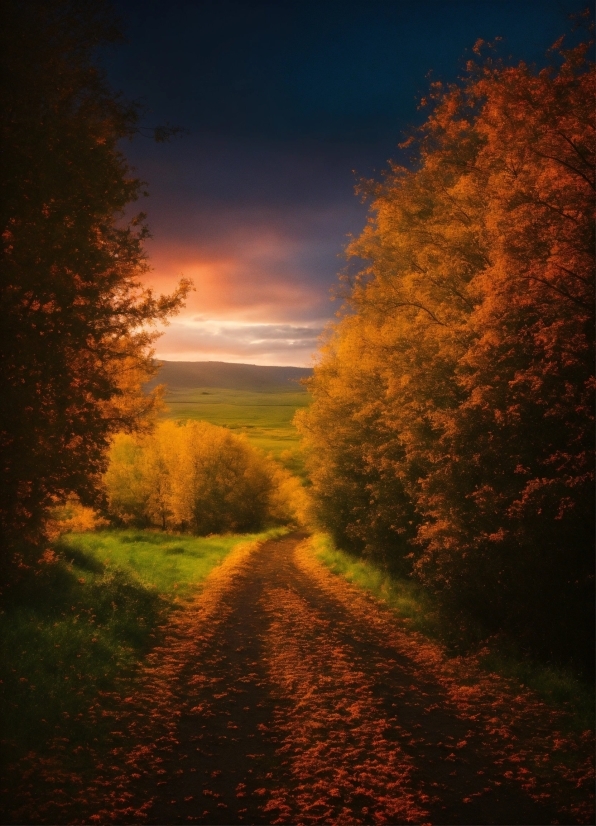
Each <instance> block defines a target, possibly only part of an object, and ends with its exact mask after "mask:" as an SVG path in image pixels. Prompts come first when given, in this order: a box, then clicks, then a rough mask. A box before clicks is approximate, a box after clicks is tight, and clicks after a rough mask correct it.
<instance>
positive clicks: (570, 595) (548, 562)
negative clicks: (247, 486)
mask: <svg viewBox="0 0 596 826" xmlns="http://www.w3.org/2000/svg"><path fill="white" fill-rule="evenodd" d="M559 46H560V44H559ZM480 47H481V44H479V45H478V49H477V51H479V50H480ZM590 48H591V46H590V45H589V44H588V43H587V42H584V43H582V44H581V45H579V46H577V47H575V48H572V49H569V50H567V51H566V50H561V49H560V48H558V49H557V50H555V51H553V53H552V55H551V57H552V61H553V65H552V66H551V68H547V69H544V70H542V71H540V72H536V71H534V70H532V69H531V68H529V67H528V66H526V65H524V64H520V65H519V66H515V67H507V66H504V65H501V64H500V63H497V62H496V61H492V60H490V59H488V60H486V61H485V62H483V63H482V64H480V63H476V62H474V63H473V64H469V65H468V74H467V77H466V79H465V80H463V81H462V82H461V83H459V84H458V85H457V86H452V87H448V88H444V87H442V86H441V85H440V84H434V86H433V87H432V96H431V97H432V101H431V102H432V113H431V114H430V116H429V118H428V120H427V121H426V123H425V125H424V127H423V128H422V130H421V133H420V134H419V135H418V136H417V137H416V138H415V139H413V140H410V141H409V142H408V143H407V144H405V145H403V148H404V149H405V150H406V151H407V152H408V153H409V157H410V160H412V159H413V160H414V162H413V163H410V165H409V168H404V167H401V166H399V165H397V164H392V165H391V167H390V169H389V171H388V172H387V174H386V176H385V178H384V180H383V181H382V182H380V183H374V182H372V183H367V184H365V185H364V187H363V190H364V192H365V193H366V194H367V195H368V196H369V197H370V198H371V200H372V208H371V217H370V219H369V222H368V225H367V227H366V228H365V230H364V232H363V233H362V235H361V236H360V237H359V238H358V239H356V240H354V241H353V242H352V244H351V245H350V247H349V255H350V256H352V257H354V258H357V259H364V260H365V261H367V262H368V265H367V266H366V267H365V268H364V269H362V271H361V272H360V273H359V275H358V276H357V277H355V278H354V279H353V280H352V282H351V283H350V289H349V295H348V297H347V310H346V313H345V314H344V316H343V317H342V318H341V319H340V320H339V321H338V322H337V323H336V324H334V325H333V326H332V327H331V328H330V329H329V330H328V333H327V339H326V342H325V343H324V345H323V348H322V353H321V356H320V361H319V363H318V365H317V367H316V369H315V372H314V376H313V378H312V380H311V381H310V383H309V390H310V392H311V393H312V395H313V398H314V401H313V404H312V407H311V408H310V409H309V410H307V411H303V412H301V413H300V414H299V416H298V423H299V427H300V429H301V431H302V434H303V436H304V440H305V444H306V447H307V450H308V453H309V464H310V471H311V475H312V481H313V492H314V501H315V503H316V507H317V518H318V520H319V522H320V523H321V524H322V525H323V526H324V527H325V528H327V529H328V530H329V531H330V532H331V533H332V535H333V536H334V538H335V540H336V542H338V543H339V545H340V546H342V547H344V548H346V549H349V550H351V551H353V552H355V553H357V554H362V555H368V556H371V557H373V558H375V559H377V560H381V561H383V562H384V563H385V564H386V565H388V566H389V567H391V568H392V569H393V570H395V571H398V572H400V573H402V574H409V575H413V576H414V577H416V578H417V579H418V580H419V581H420V582H422V583H423V584H424V585H425V586H426V587H427V588H428V589H430V591H432V592H433V593H434V595H435V597H436V600H437V603H438V604H439V605H440V606H441V608H442V611H443V614H444V617H445V618H446V621H448V622H449V623H450V625H451V627H452V628H455V629H457V633H461V634H462V635H463V636H464V637H467V638H468V639H486V638H487V637H489V636H492V635H498V636H505V637H506V638H508V639H512V640H515V641H516V643H517V644H518V645H520V646H521V647H522V649H523V650H526V651H528V652H531V653H532V654H533V655H538V656H540V657H542V658H543V659H546V660H550V661H558V662H561V661H567V662H569V661H571V662H572V663H574V664H575V665H577V666H581V667H583V668H589V667H590V664H591V663H592V662H593V609H594V517H593V515H594V395H593V394H594V387H595V383H594V223H593V218H594V215H593V211H594V159H595V151H594V150H595V147H594V109H593V100H594V67H593V65H591V64H589V63H588V61H587V57H586V56H587V54H588V52H589V49H590Z"/></svg>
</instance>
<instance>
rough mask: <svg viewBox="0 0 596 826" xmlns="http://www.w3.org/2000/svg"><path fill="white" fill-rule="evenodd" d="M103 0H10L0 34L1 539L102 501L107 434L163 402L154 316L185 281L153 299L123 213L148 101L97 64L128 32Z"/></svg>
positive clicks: (173, 303)
mask: <svg viewBox="0 0 596 826" xmlns="http://www.w3.org/2000/svg"><path fill="white" fill-rule="evenodd" d="M106 9H107V7H106V6H104V3H102V2H101V0H94V2H89V3H83V4H81V3H76V2H72V1H71V0H51V2H48V1H47V0H43V2H42V0H32V2H27V3H20V2H17V1H16V0H11V2H8V3H6V4H4V8H3V11H4V16H3V26H2V32H1V48H0V52H1V54H2V58H1V59H2V68H3V74H4V81H3V84H2V104H3V112H4V118H3V124H2V132H1V134H2V154H3V165H2V188H3V198H2V205H1V207H0V210H1V221H2V241H3V255H2V265H1V266H2V282H1V299H2V334H1V336H2V339H1V346H0V352H1V358H2V370H3V391H2V399H1V402H0V405H1V424H0V447H1V451H2V477H1V483H0V495H1V499H2V516H1V520H0V522H1V528H2V536H3V540H4V541H3V546H4V548H6V547H13V548H14V546H15V543H17V544H21V546H22V543H23V539H24V538H26V537H29V539H31V540H32V541H34V542H35V540H36V537H39V535H40V533H39V532H40V528H41V525H42V523H43V520H44V514H45V513H46V510H47V507H48V506H49V505H51V504H52V503H53V502H55V501H57V500H60V499H65V498H66V497H67V496H68V495H69V494H77V495H79V496H80V497H83V498H85V497H86V498H87V499H88V500H91V499H92V497H93V495H94V491H95V489H96V482H97V480H98V478H99V475H100V473H101V471H102V470H103V469H104V466H105V461H106V460H105V453H106V447H107V445H108V443H109V437H110V434H111V433H113V432H115V431H118V430H121V429H123V428H134V427H136V426H138V424H139V423H140V422H141V421H142V419H143V417H144V415H145V414H146V413H147V411H148V409H149V408H151V406H152V405H153V403H154V400H151V399H150V398H147V397H145V396H144V395H143V394H142V393H141V384H142V382H143V381H145V380H147V378H149V377H150V376H151V375H152V373H153V365H152V359H151V349H150V344H151V341H152V338H153V335H152V333H151V331H150V330H148V328H147V325H148V324H151V323H152V322H155V321H157V320H163V319H165V318H166V317H167V316H168V315H169V314H171V313H172V312H175V311H176V309H177V308H178V307H179V306H180V303H181V300H182V298H183V295H184V293H185V291H186V289H187V288H188V284H184V283H183V284H181V286H180V289H179V290H178V291H177V292H176V293H175V294H173V295H171V296H166V297H164V296H161V297H158V296H154V295H153V294H152V292H151V291H150V290H148V289H146V288H145V287H144V286H143V284H142V276H143V274H144V273H145V272H146V270H147V269H148V268H147V265H146V262H145V258H144V253H143V247H142V241H143V238H144V237H145V235H146V229H145V227H144V225H143V216H142V215H141V216H139V217H138V218H136V219H133V220H132V221H130V222H128V223H127V222H126V221H125V220H124V219H123V217H122V216H123V211H124V209H125V207H126V206H127V204H129V203H130V202H131V201H134V200H136V199H137V197H138V196H139V194H140V192H141V183H140V181H138V180H137V179H136V178H134V177H133V176H132V175H131V172H130V169H129V168H128V165H127V163H126V160H125V158H124V156H123V155H122V153H121V151H120V149H119V148H118V142H119V141H120V140H121V139H122V138H125V137H130V136H131V135H132V134H133V133H134V132H135V130H136V118H137V112H136V109H135V107H134V106H130V105H128V104H126V103H125V102H123V101H122V100H121V99H120V98H119V97H118V96H115V95H114V94H113V93H112V92H111V91H110V89H109V88H108V87H107V85H106V82H105V80H104V78H103V77H102V74H101V72H99V71H98V69H97V67H96V65H95V62H94V53H95V50H96V49H97V47H98V46H100V45H102V44H104V43H106V42H110V41H113V40H115V39H117V37H118V33H117V31H116V30H115V28H114V25H113V21H112V19H111V17H110V14H109V13H108V11H107V10H106Z"/></svg>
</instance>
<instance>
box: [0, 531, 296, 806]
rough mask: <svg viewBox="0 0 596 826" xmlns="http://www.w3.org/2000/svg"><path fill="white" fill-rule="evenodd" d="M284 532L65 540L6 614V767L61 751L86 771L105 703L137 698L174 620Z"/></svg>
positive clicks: (1, 619) (10, 596)
mask: <svg viewBox="0 0 596 826" xmlns="http://www.w3.org/2000/svg"><path fill="white" fill-rule="evenodd" d="M280 533H283V529H281V530H280V529H278V530H277V531H269V532H267V533H262V534H250V535H242V536H238V535H236V536H213V537H205V538H203V537H192V536H181V535H180V536H176V535H171V534H162V533H157V532H152V531H138V530H125V531H98V532H96V533H78V534H68V535H66V536H63V537H62V538H61V539H60V540H59V541H57V542H56V543H55V544H54V546H53V549H52V550H50V551H46V553H45V554H44V557H43V558H42V561H41V562H40V564H39V566H38V567H37V568H36V569H35V570H34V571H33V570H32V571H30V572H29V573H28V574H27V575H26V576H25V577H24V578H23V579H22V580H21V582H20V583H19V584H18V585H16V586H14V587H13V588H11V589H10V591H9V592H8V593H7V594H6V596H5V600H4V604H3V606H2V611H1V612H0V637H1V640H2V643H1V645H2V648H1V650H2V656H1V665H0V669H1V672H0V679H1V683H0V693H1V697H2V702H1V705H2V720H1V731H2V741H1V746H2V758H1V760H2V763H3V764H4V767H5V768H7V767H9V766H12V767H13V770H14V767H15V766H17V765H18V764H19V761H20V760H22V758H23V757H25V755H27V756H28V758H29V759H30V758H31V757H32V756H37V757H40V758H43V757H44V755H45V754H48V753H49V752H51V751H55V750H56V749H57V748H62V749H64V750H65V752H67V753H68V754H69V755H75V756H74V757H73V758H72V760H71V761H70V762H72V764H73V765H75V764H76V766H77V771H81V770H82V771H84V766H81V765H80V760H78V758H77V757H76V755H77V747H79V746H80V747H82V746H83V745H85V744H88V743H90V742H97V743H101V740H102V737H103V736H104V735H105V734H106V732H104V730H103V729H104V728H105V727H106V726H109V722H108V721H105V720H103V719H102V714H101V711H100V710H99V704H98V698H99V697H102V698H106V697H107V698H109V696H110V695H111V693H113V692H115V693H122V691H123V690H129V691H130V692H132V691H133V690H134V677H135V674H136V673H137V671H138V668H139V663H140V662H141V661H142V659H143V656H144V655H145V654H146V652H147V651H148V650H149V649H150V648H151V647H152V646H153V645H154V644H155V642H156V640H157V638H158V636H159V626H160V625H162V624H163V623H164V622H165V621H166V619H167V615H168V613H169V612H171V611H172V610H176V608H179V607H180V606H181V604H182V603H183V602H184V600H185V599H187V598H188V597H189V596H190V595H191V593H192V592H193V591H194V590H196V588H197V586H200V583H201V582H203V581H204V579H205V578H206V577H207V575H208V574H209V572H210V571H211V570H212V569H213V568H214V567H215V566H216V565H218V564H219V563H220V562H222V561H223V559H224V558H225V557H226V556H227V555H228V554H229V553H230V551H232V550H233V549H234V548H235V547H237V546H238V545H239V544H241V543H245V542H250V541H255V540H258V539H266V538H269V537H272V536H274V535H278V534H280ZM102 702H103V700H102ZM60 744H62V745H60ZM66 762H67V763H68V759H67V761H66ZM3 774H4V777H5V778H6V777H9V776H10V772H8V771H6V772H3ZM7 791H8V794H9V795H10V789H8V790H7Z"/></svg>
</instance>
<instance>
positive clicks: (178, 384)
mask: <svg viewBox="0 0 596 826" xmlns="http://www.w3.org/2000/svg"><path fill="white" fill-rule="evenodd" d="M160 365H161V369H160V371H159V374H158V375H157V377H156V378H155V379H152V381H150V382H149V383H148V385H147V388H148V389H151V388H153V387H155V385H157V384H166V385H167V386H168V390H169V391H170V392H172V391H174V392H175V391H177V390H190V389H195V388H198V387H212V388H221V389H225V390H248V391H252V392H256V393H259V392H266V393H284V392H285V393H299V392H304V388H303V387H301V385H300V384H299V382H300V379H304V378H308V377H309V376H310V375H311V374H312V369H311V368H310V367H281V366H262V365H258V364H231V363H230V362H226V361H160Z"/></svg>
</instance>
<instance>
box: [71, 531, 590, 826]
mask: <svg viewBox="0 0 596 826" xmlns="http://www.w3.org/2000/svg"><path fill="white" fill-rule="evenodd" d="M305 539H306V538H305V537H304V536H303V535H299V534H293V535H290V536H287V537H284V538H282V539H278V540H272V541H269V542H267V543H266V544H264V545H263V546H261V547H260V548H258V549H256V550H252V551H251V550H250V549H248V550H245V551H239V552H238V553H235V554H233V555H232V557H230V558H228V560H226V562H225V563H224V565H222V566H221V568H219V569H218V570H217V572H215V574H213V575H212V577H211V578H210V580H209V581H208V585H207V587H206V588H205V590H204V592H203V594H202V595H201V597H200V598H199V599H198V600H197V602H196V604H195V605H194V606H191V607H190V608H189V609H188V610H185V611H181V612H180V613H179V614H178V616H177V619H176V621H175V622H174V623H173V624H172V625H171V626H169V627H168V628H167V629H166V631H165V633H166V637H165V643H164V645H162V646H161V647H160V648H158V649H157V650H156V651H154V653H153V654H152V655H151V657H150V659H149V660H148V662H147V664H146V674H145V678H144V681H143V690H142V692H141V694H140V695H139V696H138V697H134V698H123V700H122V704H121V706H122V710H121V719H120V725H121V726H125V727H126V731H127V733H128V735H129V737H128V740H129V741H130V735H132V736H133V737H135V738H136V742H137V744H136V746H135V747H134V749H133V750H132V751H131V750H130V747H129V746H126V747H122V748H120V749H119V748H118V747H116V748H114V751H113V755H114V763H115V765H114V766H111V767H110V766H104V767H100V768H101V771H99V773H98V778H97V782H96V783H95V785H94V787H93V789H91V790H87V793H88V794H89V795H90V799H96V800H98V801H100V800H101V805H99V807H98V808H96V809H95V814H94V815H93V816H92V817H91V818H89V820H91V821H95V822H105V821H114V820H115V821H116V822H135V823H138V822H146V823H161V824H178V823H179V824H182V823H206V824H235V823H288V824H295V823H304V824H310V823H326V824H346V826H347V825H348V824H360V823H370V824H383V823H388V824H401V823H433V824H442V823H445V824H447V823H452V824H485V823H486V824H489V823H491V824H544V823H575V822H593V821H592V820H591V819H590V818H591V817H592V816H593V815H591V814H590V804H589V803H588V801H587V792H586V791H585V789H582V788H579V789H578V788H576V786H577V783H578V778H579V782H580V785H581V777H582V773H581V771H579V770H578V769H577V760H576V761H575V767H573V766H571V764H570V763H569V760H567V761H566V760H565V757H564V755H565V754H567V752H569V749H571V751H572V750H573V748H574V746H573V745H571V746H569V741H564V740H563V739H562V738H560V737H559V741H557V739H556V738H557V734H556V732H553V718H552V715H551V714H550V713H549V712H548V710H547V709H545V708H544V706H543V705H542V704H541V703H539V702H538V700H537V699H536V698H534V697H533V696H532V695H531V694H530V693H529V692H524V693H522V694H520V693H519V690H518V691H517V692H516V691H514V690H513V689H512V687H511V686H510V685H509V684H507V683H506V682H505V681H503V680H499V679H498V678H496V677H494V676H490V675H486V674H483V673H482V672H479V671H477V670H474V666H473V664H470V662H468V661H465V662H464V661H463V660H462V661H453V660H451V661H448V660H446V659H445V658H444V657H443V655H442V654H441V652H440V650H439V649H438V648H437V647H436V646H433V645H431V644H430V643H428V642H426V641H425V640H424V639H423V638H421V637H419V636H418V635H416V634H414V633H412V632H410V631H408V630H407V627H406V626H405V625H404V624H400V623H399V621H397V620H396V619H395V617H394V616H393V615H392V614H390V613H389V612H388V611H387V610H385V609H384V608H383V607H382V606H380V605H379V604H378V603H376V602H374V601H373V600H372V599H370V598H368V597H366V596H364V595H362V594H360V593H359V592H357V591H356V589H355V588H353V587H352V586H350V585H349V584H347V583H346V582H345V581H343V580H342V579H340V578H338V577H335V576H333V575H332V574H330V573H329V572H327V571H326V570H325V569H324V568H323V567H322V566H320V565H319V564H318V563H317V562H316V561H315V560H314V558H313V557H312V555H311V554H310V553H309V551H308V543H307V542H306V541H305ZM555 722H556V721H555ZM555 728H556V726H555ZM557 742H558V743H559V745H558V746H557ZM561 744H562V745H561ZM557 748H559V750H560V755H561V757H560V758H557V755H556V754H555V756H554V758H553V753H554V751H556V749H557ZM565 749H567V752H565ZM557 760H559V763H560V764H561V765H559V763H557ZM557 766H558V768H557ZM87 822H89V821H87Z"/></svg>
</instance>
